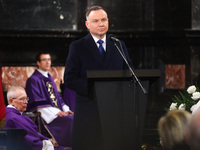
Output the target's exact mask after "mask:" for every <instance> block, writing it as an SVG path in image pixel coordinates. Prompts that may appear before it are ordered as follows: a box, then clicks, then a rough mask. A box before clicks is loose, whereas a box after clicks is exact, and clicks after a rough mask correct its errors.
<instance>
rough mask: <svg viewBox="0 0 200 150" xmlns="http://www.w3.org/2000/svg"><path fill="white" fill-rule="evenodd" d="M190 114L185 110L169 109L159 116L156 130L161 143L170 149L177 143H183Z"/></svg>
mask: <svg viewBox="0 0 200 150" xmlns="http://www.w3.org/2000/svg"><path fill="white" fill-rule="evenodd" d="M190 118H191V114H190V113H189V112H187V111H186V110H178V109H177V110H171V111H169V112H168V113H167V114H166V115H164V116H163V117H161V118H160V120H159V122H158V132H159V135H160V138H161V142H162V145H163V146H164V147H165V148H166V149H167V150H172V149H174V147H176V146H177V145H182V144H185V143H186V141H185V134H186V131H187V128H188V123H189V119H190Z"/></svg>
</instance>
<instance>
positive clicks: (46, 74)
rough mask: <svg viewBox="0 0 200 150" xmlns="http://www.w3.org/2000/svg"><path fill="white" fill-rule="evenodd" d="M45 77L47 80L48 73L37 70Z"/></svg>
mask: <svg viewBox="0 0 200 150" xmlns="http://www.w3.org/2000/svg"><path fill="white" fill-rule="evenodd" d="M37 70H38V71H39V72H40V73H41V74H42V75H43V76H45V77H46V78H48V71H42V70H40V69H37Z"/></svg>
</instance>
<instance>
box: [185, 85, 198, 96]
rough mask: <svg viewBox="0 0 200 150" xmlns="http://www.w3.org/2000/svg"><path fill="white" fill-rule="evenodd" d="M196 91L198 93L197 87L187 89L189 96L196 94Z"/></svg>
mask: <svg viewBox="0 0 200 150" xmlns="http://www.w3.org/2000/svg"><path fill="white" fill-rule="evenodd" d="M195 91H196V87H195V86H194V85H192V86H190V87H188V89H187V92H188V93H189V94H192V93H194V92H195Z"/></svg>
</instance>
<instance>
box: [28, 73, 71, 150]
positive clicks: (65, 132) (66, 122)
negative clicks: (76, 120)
mask: <svg viewBox="0 0 200 150" xmlns="http://www.w3.org/2000/svg"><path fill="white" fill-rule="evenodd" d="M48 76H49V77H48V78H46V77H45V76H43V75H42V74H41V73H40V72H39V71H38V70H35V72H34V73H33V75H32V76H31V77H30V78H29V79H28V80H27V82H26V93H27V95H28V97H29V99H30V100H29V103H28V106H27V111H35V110H37V109H39V108H45V107H57V108H59V109H60V110H62V106H63V105H65V103H64V101H63V99H62V98H61V97H60V94H59V93H58V91H57V87H56V84H55V82H54V80H53V78H52V77H51V76H50V74H48ZM47 82H50V83H51V84H52V86H53V90H54V94H55V97H56V100H57V106H55V103H53V101H52V99H51V98H50V95H49V93H48V90H47V86H46V83H47ZM62 111H63V110H62ZM45 124H46V123H45ZM46 126H47V128H48V129H49V131H50V132H51V134H52V135H53V136H54V138H55V139H56V141H57V142H58V144H59V145H61V146H68V147H69V146H71V142H72V139H71V138H72V127H73V116H72V115H68V116H65V117H59V116H58V117H57V118H56V119H54V120H53V121H52V122H51V123H49V124H46Z"/></svg>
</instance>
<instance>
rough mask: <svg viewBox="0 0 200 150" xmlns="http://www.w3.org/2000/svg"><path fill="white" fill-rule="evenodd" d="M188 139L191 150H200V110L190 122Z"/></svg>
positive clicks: (193, 115)
mask: <svg viewBox="0 0 200 150" xmlns="http://www.w3.org/2000/svg"><path fill="white" fill-rule="evenodd" d="M186 139H187V142H188V144H189V145H190V148H191V150H200V109H198V110H197V111H196V112H195V113H194V114H192V117H191V119H190V121H189V126H188V131H187V134H186Z"/></svg>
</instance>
